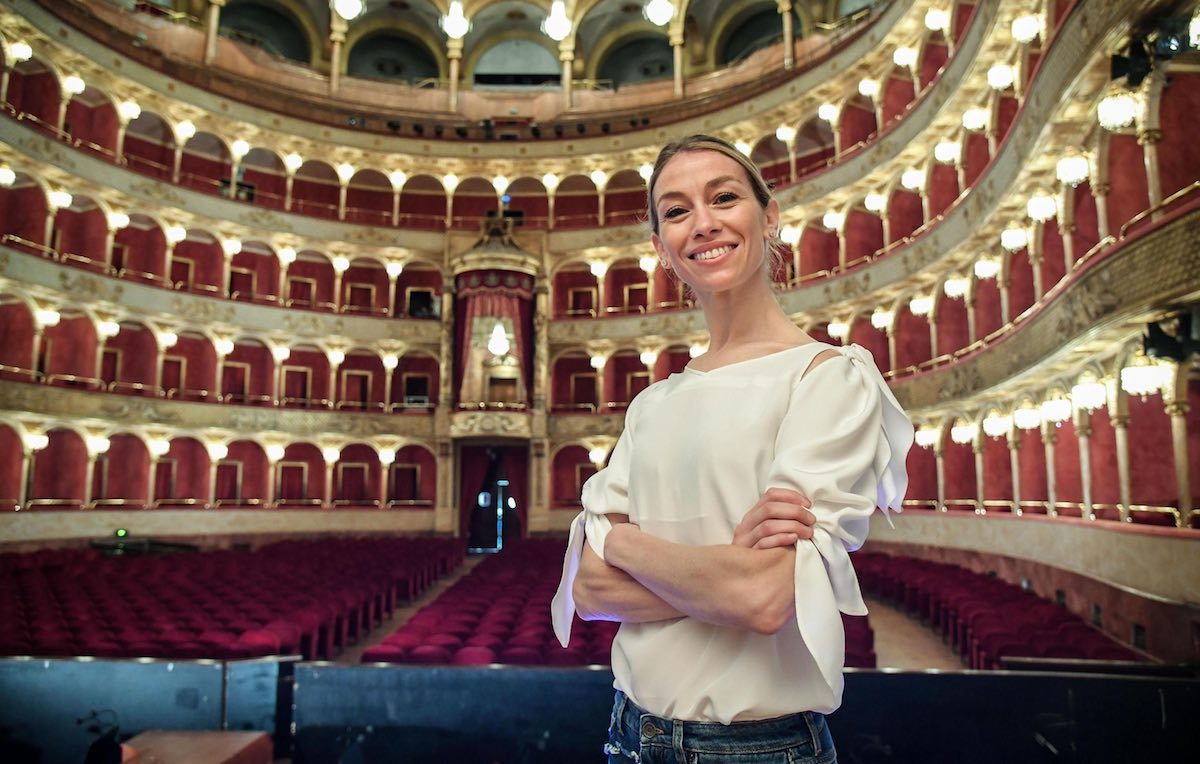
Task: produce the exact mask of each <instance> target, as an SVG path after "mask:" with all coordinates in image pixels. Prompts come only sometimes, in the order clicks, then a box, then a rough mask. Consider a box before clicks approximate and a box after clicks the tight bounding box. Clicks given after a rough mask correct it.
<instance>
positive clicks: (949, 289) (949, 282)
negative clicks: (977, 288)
mask: <svg viewBox="0 0 1200 764" xmlns="http://www.w3.org/2000/svg"><path fill="white" fill-rule="evenodd" d="M970 287H971V282H970V281H968V280H967V279H965V278H963V277H961V276H951V277H950V278H948V279H946V280H945V281H944V282H943V283H942V292H944V293H945V295H946V296H947V297H950V298H952V299H958V298H959V297H962V296H963V295H965V294H966V293H967V290H968V289H969V288H970Z"/></svg>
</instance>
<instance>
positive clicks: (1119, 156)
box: [1108, 133, 1170, 236]
mask: <svg viewBox="0 0 1200 764" xmlns="http://www.w3.org/2000/svg"><path fill="white" fill-rule="evenodd" d="M1169 161H1170V160H1169V159H1168V162H1169ZM1108 180H1109V184H1110V186H1111V190H1110V191H1109V192H1108V232H1109V233H1111V234H1113V235H1114V236H1115V235H1116V234H1117V233H1118V232H1120V230H1121V226H1122V225H1124V224H1125V223H1126V222H1128V221H1129V220H1130V219H1131V218H1132V217H1133V216H1134V215H1136V214H1138V213H1139V212H1141V211H1143V210H1145V209H1147V208H1148V207H1149V206H1150V196H1149V191H1147V183H1146V165H1145V160H1144V159H1143V157H1142V147H1141V146H1139V145H1138V142H1137V138H1136V137H1135V136H1132V135H1118V134H1115V133H1110V134H1109V135H1108Z"/></svg>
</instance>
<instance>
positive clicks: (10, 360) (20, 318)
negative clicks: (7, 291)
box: [0, 302, 33, 379]
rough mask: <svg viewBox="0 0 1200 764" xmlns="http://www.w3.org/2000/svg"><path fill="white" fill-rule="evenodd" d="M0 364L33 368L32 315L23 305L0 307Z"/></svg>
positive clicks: (13, 304)
mask: <svg viewBox="0 0 1200 764" xmlns="http://www.w3.org/2000/svg"><path fill="white" fill-rule="evenodd" d="M0 364H2V365H4V366H15V367H17V368H21V369H32V368H33V314H31V313H30V312H29V308H28V307H27V306H26V305H25V304H24V303H20V302H10V303H6V304H4V305H0ZM21 378H22V379H23V377H21Z"/></svg>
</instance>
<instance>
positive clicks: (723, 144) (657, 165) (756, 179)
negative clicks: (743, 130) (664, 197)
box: [646, 133, 783, 280]
mask: <svg viewBox="0 0 1200 764" xmlns="http://www.w3.org/2000/svg"><path fill="white" fill-rule="evenodd" d="M693 151H715V152H717V153H718V154H721V155H723V156H726V157H728V158H730V159H732V160H733V161H735V162H737V163H738V164H739V165H741V168H742V170H743V171H744V172H745V173H746V181H747V182H748V183H749V184H750V190H751V191H752V192H753V193H754V198H755V200H756V201H757V202H758V206H759V207H761V208H762V209H763V210H766V208H767V205H768V204H770V203H771V200H772V199H774V198H775V195H774V194H773V193H771V186H770V185H768V184H767V181H766V180H765V179H764V178H763V176H762V172H760V171H759V169H758V166H757V165H755V164H754V163H753V162H751V161H750V157H748V156H746V155H745V154H743V153H742V152H740V151H738V150H737V148H736V147H735V146H734V145H733V144H731V143H729V142H728V141H726V140H724V139H723V138H717V137H716V136H713V135H704V134H703V133H697V134H695V135H688V136H684V137H683V138H679V139H678V140H674V141H671V142H670V143H668V144H667V145H666V146H663V147H662V150H661V151H659V152H658V158H657V159H655V160H654V171H653V172H651V173H650V181H649V182H648V183H647V184H646V207H647V210H648V212H649V221H650V230H651V231H652V232H653V233H655V234H657V233H658V228H659V219H658V208H657V206H656V205H655V204H654V186H655V184H656V183H658V176H659V175H661V174H662V171H663V168H664V167H666V166H667V162H670V161H671V160H672V159H674V158H675V157H676V156H678V155H679V154H684V153H688V152H693ZM764 245H765V246H766V248H767V258H768V260H769V265H770V270H769V271H768V273H767V279H768V280H772V277H773V276H774V274H775V271H777V270H779V267H780V266H781V265H782V264H783V242H782V241H781V240H780V239H779V238H778V232H772V234H771V235H770V236H768V238H766V239H765V240H764Z"/></svg>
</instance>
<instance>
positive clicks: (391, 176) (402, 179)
mask: <svg viewBox="0 0 1200 764" xmlns="http://www.w3.org/2000/svg"><path fill="white" fill-rule="evenodd" d="M388 180H390V181H391V182H392V188H401V187H402V186H403V185H404V184H405V183H407V182H408V173H406V172H405V171H404V170H392V171H391V172H390V173H388Z"/></svg>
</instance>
